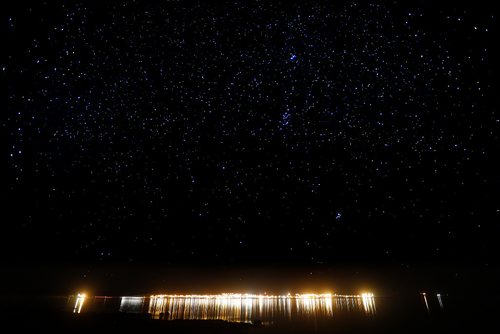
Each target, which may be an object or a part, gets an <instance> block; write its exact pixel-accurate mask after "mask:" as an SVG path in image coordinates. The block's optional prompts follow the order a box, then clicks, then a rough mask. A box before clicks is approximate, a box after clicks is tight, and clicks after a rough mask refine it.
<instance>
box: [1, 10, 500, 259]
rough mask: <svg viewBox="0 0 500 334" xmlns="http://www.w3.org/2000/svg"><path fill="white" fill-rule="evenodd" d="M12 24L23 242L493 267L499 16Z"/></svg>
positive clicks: (176, 13)
mask: <svg viewBox="0 0 500 334" xmlns="http://www.w3.org/2000/svg"><path fill="white" fill-rule="evenodd" d="M2 20H3V21H2V29H3V34H4V44H5V43H6V44H7V45H8V47H7V48H6V49H5V50H4V51H3V52H4V53H5V56H3V57H2V61H1V63H0V70H1V74H0V75H1V77H2V81H4V82H5V83H6V87H7V88H6V90H5V92H4V95H5V100H6V102H7V103H6V108H5V109H4V114H5V115H4V116H3V117H2V124H1V126H2V133H3V135H2V137H3V139H2V141H3V144H2V154H3V157H4V160H5V161H7V163H6V172H5V173H4V174H5V175H6V179H7V182H6V184H7V187H5V188H6V189H5V191H4V198H5V199H6V201H5V202H6V203H7V204H8V207H9V209H8V213H9V218H8V220H9V223H8V225H9V226H10V227H9V228H8V231H9V235H10V236H11V237H12V238H11V240H10V241H9V242H10V243H11V244H12V245H14V244H16V245H17V247H19V249H20V250H19V253H20V254H24V253H27V254H30V255H29V256H46V257H51V258H64V259H76V260H92V261H93V260H98V261H113V260H117V261H121V260H124V261H145V260H147V259H161V260H164V261H166V262H167V263H184V262H195V263H205V262H222V263H240V262H251V263H253V262H266V261H277V262H304V263H314V264H321V263H331V262H335V261H350V260H362V261H364V260H375V261H397V262H402V263H403V262H406V261H419V260H428V259H431V260H434V259H445V260H463V259H469V260H478V259H480V260H481V261H485V262H488V261H491V255H490V254H492V253H493V252H494V251H495V249H497V248H498V246H496V244H497V243H496V242H495V241H494V240H493V239H494V238H493V236H494V235H495V234H497V233H498V229H499V227H498V221H499V219H500V205H499V199H500V196H499V192H498V189H499V188H498V185H499V184H498V182H499V175H498V170H500V169H499V167H500V166H499V164H498V152H499V148H500V147H499V146H500V145H499V144H500V140H499V133H500V132H499V126H500V115H499V113H498V110H497V106H498V104H497V103H496V96H495V95H496V91H495V80H496V79H497V77H496V75H495V73H494V69H495V66H496V63H497V62H498V61H497V59H496V58H495V55H496V51H497V50H496V49H495V48H496V46H495V44H496V43H497V42H496V37H497V32H498V31H497V17H496V15H495V14H494V13H493V12H492V11H491V10H486V9H485V8H479V9H477V8H476V9H473V8H469V7H467V6H461V5H458V4H456V5H455V7H450V6H445V5H444V4H443V5H442V6H441V7H439V5H436V4H431V3H430V2H425V1H424V2H420V3H415V4H413V5H409V4H403V3H402V2H399V1H397V2H393V3H382V2H372V3H366V2H335V4H333V3H331V2H328V1H306V2H292V3H289V2H282V3H275V2H273V3H267V2H264V1H256V2H253V1H252V2H250V1H233V2H221V3H211V2H203V1H194V2H184V1H166V2H161V3H157V2H148V1H146V2H139V1H125V2H122V3H118V2H117V3H115V2H111V1H104V2H97V1H95V2H74V3H71V4H67V3H63V2H55V3H52V4H36V5H35V4H33V5H30V6H23V7H22V8H21V7H12V8H9V9H8V10H6V11H4V14H3V16H2ZM24 243H26V244H30V245H31V246H29V247H28V248H27V249H26V248H24V247H23V246H20V244H21V245H23V244H24ZM33 245H47V246H45V247H43V246H42V247H37V248H38V249H40V250H37V251H36V252H33V250H34V249H35V246H33ZM23 248H24V250H23ZM33 253H38V255H37V254H33Z"/></svg>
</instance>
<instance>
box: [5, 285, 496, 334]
mask: <svg viewBox="0 0 500 334" xmlns="http://www.w3.org/2000/svg"><path fill="white" fill-rule="evenodd" d="M464 297H467V298H464ZM486 299H488V298H486ZM484 300H485V299H480V298H479V295H478V296H453V295H448V294H438V293H427V294H426V295H425V296H424V295H422V294H418V293H415V294H407V295H404V296H372V295H364V296H362V295H359V296H358V295H350V296H345V295H329V294H323V295H312V294H311V295H284V296H267V295H244V294H243V295H238V294H232V295H223V294H222V295H156V296H83V295H80V296H78V295H72V296H59V297H53V296H52V297H23V298H19V297H10V298H9V299H5V298H3V299H2V303H1V304H2V313H1V314H2V317H4V318H6V319H7V320H12V319H13V321H14V322H15V324H16V326H19V328H23V329H26V328H28V331H30V332H33V331H34V330H37V329H53V328H56V329H59V330H63V331H68V332H106V333H109V332H116V331H120V332H137V331H139V332H140V331H150V330H158V331H165V332H207V333H232V332H241V331H243V332H248V333H254V332H257V333H258V332H269V333H290V332H296V333H299V332H300V333H308V332H336V333H365V332H366V333H424V332H425V333H429V332H430V333H451V332H454V333H462V332H485V331H484V330H482V328H486V323H487V321H488V320H494V319H495V316H494V314H495V313H496V312H497V311H498V308H497V307H496V303H495V300H494V298H493V299H492V300H490V302H489V303H486V304H485V303H484V302H483V301H484ZM495 310H496V311H495ZM478 316H480V317H481V319H480V318H479V317H478ZM61 326H62V327H61ZM186 326H187V328H188V329H185V327H186ZM193 326H194V327H193ZM61 328H62V329H61Z"/></svg>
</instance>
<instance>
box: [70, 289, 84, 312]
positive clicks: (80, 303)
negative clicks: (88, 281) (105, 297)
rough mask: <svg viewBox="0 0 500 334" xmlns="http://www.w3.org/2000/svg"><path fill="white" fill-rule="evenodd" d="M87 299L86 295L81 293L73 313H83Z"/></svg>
mask: <svg viewBox="0 0 500 334" xmlns="http://www.w3.org/2000/svg"><path fill="white" fill-rule="evenodd" d="M86 297H87V295H86V294H84V293H79V294H78V295H77V297H76V302H75V307H74V308H73V313H80V312H81V311H82V307H83V303H84V302H85V298H86Z"/></svg>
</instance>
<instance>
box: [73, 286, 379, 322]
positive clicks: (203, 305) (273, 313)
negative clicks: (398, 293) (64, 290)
mask: <svg viewBox="0 0 500 334" xmlns="http://www.w3.org/2000/svg"><path fill="white" fill-rule="evenodd" d="M118 298H119V299H120V303H119V312H122V313H144V314H146V313H147V314H150V315H151V317H152V318H153V319H164V320H175V319H189V320H226V321H233V322H252V321H254V320H255V319H259V320H261V321H265V322H273V321H280V320H292V319H306V318H317V317H319V318H331V317H333V315H334V314H335V313H339V312H360V313H362V314H365V315H375V313H376V308H375V297H374V295H373V293H369V292H366V293H362V294H359V295H339V294H334V293H322V294H314V293H306V294H290V293H289V294H286V295H267V294H249V293H222V294H157V295H150V296H122V297H108V296H105V297H101V296H95V297H94V298H93V299H92V300H93V301H94V302H96V301H98V300H104V302H106V300H108V299H109V300H111V299H118ZM86 299H89V297H86V295H85V294H83V293H80V294H78V297H77V299H76V301H75V304H74V312H75V313H80V312H81V311H82V307H83V305H84V303H85V302H86ZM83 309H85V307H83Z"/></svg>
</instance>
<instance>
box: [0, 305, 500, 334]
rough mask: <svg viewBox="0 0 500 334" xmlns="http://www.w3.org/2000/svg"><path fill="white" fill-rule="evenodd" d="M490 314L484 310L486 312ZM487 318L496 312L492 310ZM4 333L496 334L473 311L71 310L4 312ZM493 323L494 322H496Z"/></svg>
mask: <svg viewBox="0 0 500 334" xmlns="http://www.w3.org/2000/svg"><path fill="white" fill-rule="evenodd" d="M483 315H485V314H483ZM490 316H491V317H488V318H489V319H494V318H492V317H493V316H494V314H493V312H492V313H491V315H490ZM2 318H4V319H3V320H4V321H2V326H3V327H4V329H7V328H8V330H7V331H4V330H2V332H4V333H7V332H9V333H25V332H27V333H54V332H57V333H153V332H156V333H464V332H471V333H494V332H496V329H495V328H494V327H493V328H492V327H489V326H488V321H485V320H486V319H481V318H479V317H478V312H477V310H476V311H473V310H472V311H470V312H468V313H464V314H462V315H460V316H458V315H449V316H446V315H441V316H439V317H432V316H421V317H413V318H409V317H407V316H397V317H394V318H392V319H389V318H386V317H378V318H372V319H366V318H363V319H361V318H356V317H350V318H346V317H343V318H342V319H340V318H337V319H336V318H334V319H329V320H328V321H325V320H323V321H311V322H307V323H305V322H300V323H288V324H262V325H261V324H259V325H254V324H249V323H230V322H226V321H218V320H215V321H208V320H172V321H165V320H153V319H150V318H148V317H147V315H133V314H120V313H115V314H96V313H94V314H92V313H87V314H72V313H67V312H35V313H32V314H22V313H3V314H2ZM491 322H492V323H493V321H491Z"/></svg>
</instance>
